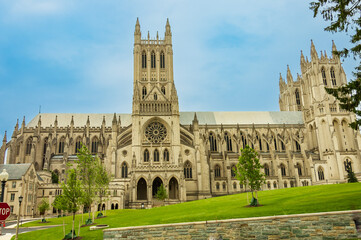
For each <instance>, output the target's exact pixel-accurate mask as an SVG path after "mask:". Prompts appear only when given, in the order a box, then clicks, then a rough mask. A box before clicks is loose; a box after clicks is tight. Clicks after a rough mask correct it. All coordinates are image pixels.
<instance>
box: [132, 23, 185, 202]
mask: <svg viewBox="0 0 361 240" xmlns="http://www.w3.org/2000/svg"><path fill="white" fill-rule="evenodd" d="M133 54H134V82H133V110H132V167H131V168H132V174H131V178H132V181H133V183H134V184H133V186H136V187H135V188H134V189H132V197H131V198H132V199H131V201H132V202H133V204H132V206H134V207H136V206H138V205H139V204H140V203H141V202H142V201H143V203H144V201H146V203H147V204H149V203H150V202H151V201H152V200H153V198H154V194H155V192H156V191H157V188H158V187H159V186H160V184H163V185H164V187H165V188H166V189H167V192H168V194H169V196H172V197H171V198H172V199H174V201H185V198H186V197H185V190H183V188H184V186H185V184H184V183H183V181H184V177H183V161H182V157H181V144H180V121H179V104H178V95H177V91H176V88H175V85H174V78H173V49H172V32H171V28H170V24H169V20H168V19H167V23H166V25H165V34H164V38H163V39H162V38H160V37H159V35H158V32H157V35H156V37H155V38H151V37H150V34H149V32H148V35H147V37H146V38H145V39H142V34H141V31H140V24H139V20H138V19H137V22H136V24H135V31H134V53H133Z"/></svg>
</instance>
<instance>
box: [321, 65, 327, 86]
mask: <svg viewBox="0 0 361 240" xmlns="http://www.w3.org/2000/svg"><path fill="white" fill-rule="evenodd" d="M321 74H322V80H323V84H324V85H325V86H327V78H326V72H325V68H323V67H322V68H321Z"/></svg>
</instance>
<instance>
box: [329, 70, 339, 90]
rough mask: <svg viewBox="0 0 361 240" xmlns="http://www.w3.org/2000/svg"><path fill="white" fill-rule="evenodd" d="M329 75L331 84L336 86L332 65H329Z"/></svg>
mask: <svg viewBox="0 0 361 240" xmlns="http://www.w3.org/2000/svg"><path fill="white" fill-rule="evenodd" d="M330 75H331V82H332V85H333V86H336V85H337V82H336V75H335V69H334V68H333V67H331V69H330Z"/></svg>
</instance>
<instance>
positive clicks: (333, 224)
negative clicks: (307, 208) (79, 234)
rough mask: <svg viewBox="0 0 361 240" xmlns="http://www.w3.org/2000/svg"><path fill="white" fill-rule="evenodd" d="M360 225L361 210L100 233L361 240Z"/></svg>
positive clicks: (110, 236)
mask: <svg viewBox="0 0 361 240" xmlns="http://www.w3.org/2000/svg"><path fill="white" fill-rule="evenodd" d="M355 220H356V221H355ZM359 224H361V210H357V211H340V212H327V213H311V214H297V215H283V216H272V217H257V218H240V219H229V220H218V221H202V222H188V223H175V224H162V225H150V226H138V227H125V228H113V229H106V230H104V231H103V232H104V239H108V240H115V239H223V240H224V239H350V238H361V231H360V230H361V229H360V228H361V225H359ZM357 228H359V230H357Z"/></svg>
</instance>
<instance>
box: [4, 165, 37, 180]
mask: <svg viewBox="0 0 361 240" xmlns="http://www.w3.org/2000/svg"><path fill="white" fill-rule="evenodd" d="M30 166H31V163H23V164H0V172H2V171H3V169H6V172H7V173H9V179H8V180H20V179H21V177H22V176H24V174H25V173H26V172H27V171H28V169H29V168H30Z"/></svg>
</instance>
